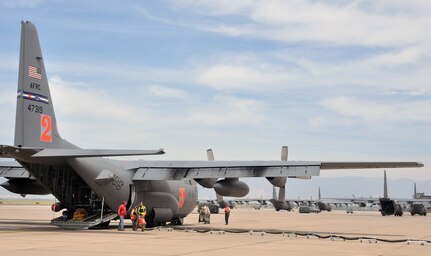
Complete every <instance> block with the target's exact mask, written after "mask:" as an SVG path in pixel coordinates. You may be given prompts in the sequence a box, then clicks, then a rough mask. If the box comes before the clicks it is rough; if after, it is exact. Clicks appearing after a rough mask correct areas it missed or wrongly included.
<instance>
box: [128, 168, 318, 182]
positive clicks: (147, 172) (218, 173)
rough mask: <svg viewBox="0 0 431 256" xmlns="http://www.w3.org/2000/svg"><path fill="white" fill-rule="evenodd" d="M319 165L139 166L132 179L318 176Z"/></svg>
mask: <svg viewBox="0 0 431 256" xmlns="http://www.w3.org/2000/svg"><path fill="white" fill-rule="evenodd" d="M319 174H320V167H319V166H318V165H313V166H276V167H274V166H272V167H271V166H259V167H256V166H241V167H238V166H230V167H229V166H225V167H221V168H212V167H202V168H139V169H138V170H137V171H136V173H135V175H134V176H133V180H181V179H208V178H236V177H286V176H293V177H295V176H305V175H307V176H318V175H319Z"/></svg>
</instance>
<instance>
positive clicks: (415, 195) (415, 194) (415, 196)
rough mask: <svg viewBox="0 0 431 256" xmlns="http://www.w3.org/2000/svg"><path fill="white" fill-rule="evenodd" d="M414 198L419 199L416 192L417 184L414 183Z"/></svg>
mask: <svg viewBox="0 0 431 256" xmlns="http://www.w3.org/2000/svg"><path fill="white" fill-rule="evenodd" d="M413 198H414V199H417V198H418V193H417V191H416V182H414V184H413Z"/></svg>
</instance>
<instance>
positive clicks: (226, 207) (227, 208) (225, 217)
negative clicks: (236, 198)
mask: <svg viewBox="0 0 431 256" xmlns="http://www.w3.org/2000/svg"><path fill="white" fill-rule="evenodd" d="M229 215H230V207H229V205H228V204H226V206H225V207H224V221H225V222H226V224H225V225H229Z"/></svg>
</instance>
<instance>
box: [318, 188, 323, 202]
mask: <svg viewBox="0 0 431 256" xmlns="http://www.w3.org/2000/svg"><path fill="white" fill-rule="evenodd" d="M318 194H319V195H318V196H319V201H320V199H322V195H321V194H320V187H319V193H318Z"/></svg>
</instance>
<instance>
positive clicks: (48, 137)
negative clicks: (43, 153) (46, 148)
mask: <svg viewBox="0 0 431 256" xmlns="http://www.w3.org/2000/svg"><path fill="white" fill-rule="evenodd" d="M51 130H52V121H51V116H49V115H40V141H43V142H51V141H52V132H51Z"/></svg>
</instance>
